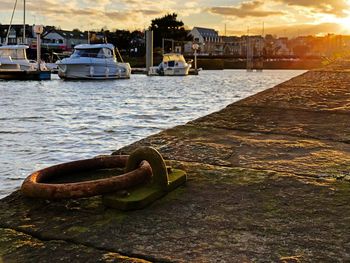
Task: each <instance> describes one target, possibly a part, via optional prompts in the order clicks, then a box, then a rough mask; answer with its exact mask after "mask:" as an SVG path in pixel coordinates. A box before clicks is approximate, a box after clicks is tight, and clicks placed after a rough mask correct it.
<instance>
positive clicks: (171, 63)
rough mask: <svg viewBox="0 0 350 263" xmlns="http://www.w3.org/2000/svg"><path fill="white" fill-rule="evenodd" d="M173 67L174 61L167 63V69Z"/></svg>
mask: <svg viewBox="0 0 350 263" xmlns="http://www.w3.org/2000/svg"><path fill="white" fill-rule="evenodd" d="M174 66H175V61H174V60H171V61H168V67H171V68H173V67H174Z"/></svg>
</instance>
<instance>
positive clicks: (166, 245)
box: [0, 59, 350, 262]
mask: <svg viewBox="0 0 350 263" xmlns="http://www.w3.org/2000/svg"><path fill="white" fill-rule="evenodd" d="M203 103H205V102H203ZM349 123H350V60H345V59H344V60H342V61H338V62H337V63H334V64H332V65H330V66H328V67H326V68H323V69H320V70H313V71H309V72H307V73H305V74H303V75H301V76H298V77H295V78H293V79H291V80H289V81H287V82H285V83H282V84H280V85H277V86H276V87H274V88H271V89H268V90H266V91H263V92H261V93H259V94H256V95H254V96H252V97H249V98H247V99H244V100H242V101H239V102H237V103H234V104H232V105H229V106H228V107H226V108H225V109H223V110H221V111H219V112H216V113H213V114H210V115H208V116H205V117H202V118H200V119H197V120H194V121H191V122H189V123H187V124H186V125H182V126H177V127H174V128H172V129H168V130H166V131H163V132H161V133H159V134H156V135H153V136H150V137H148V138H146V139H143V140H141V141H139V142H137V143H134V144H132V145H130V146H128V147H125V148H123V149H120V150H118V151H116V152H115V154H119V153H130V152H131V151H133V150H134V149H136V148H137V147H139V146H141V145H151V146H154V147H155V148H157V149H158V150H159V151H160V152H161V153H162V154H163V156H164V157H165V159H167V160H169V163H170V164H171V165H172V166H173V167H178V168H181V169H184V170H186V171H187V173H188V181H187V183H186V184H185V185H184V186H181V187H180V188H178V189H176V190H175V191H173V192H171V193H169V194H168V195H167V196H165V197H163V198H162V199H160V200H158V201H156V202H155V203H153V204H152V205H150V206H149V207H147V208H145V209H143V210H136V211H131V212H121V211H118V210H114V209H109V208H106V207H104V206H103V204H102V202H101V197H99V196H97V197H93V198H84V199H77V200H68V201H55V202H53V201H47V200H33V199H29V198H25V197H23V196H21V194H20V192H18V191H17V192H14V193H13V194H11V195H10V196H8V197H6V198H4V199H2V200H1V201H0V262H1V261H4V262H56V261H59V260H63V262H64V261H72V262H147V261H152V262H153V261H156V262H348V261H350V144H349V142H350V125H349Z"/></svg>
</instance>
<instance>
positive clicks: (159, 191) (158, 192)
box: [102, 169, 187, 211]
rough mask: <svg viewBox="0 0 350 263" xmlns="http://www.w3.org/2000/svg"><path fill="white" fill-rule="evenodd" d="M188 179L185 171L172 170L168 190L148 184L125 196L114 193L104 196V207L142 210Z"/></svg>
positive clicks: (130, 191) (129, 190)
mask: <svg viewBox="0 0 350 263" xmlns="http://www.w3.org/2000/svg"><path fill="white" fill-rule="evenodd" d="M186 179H187V175H186V172H185V171H183V170H179V169H172V171H171V173H169V174H168V186H167V188H166V189H163V187H160V186H159V185H156V184H152V183H148V184H146V185H142V186H140V185H139V186H136V187H133V188H130V189H127V190H126V191H127V194H126V195H123V196H121V195H120V194H114V193H113V194H107V195H104V196H103V198H102V200H103V203H104V205H106V206H108V207H112V208H116V209H119V210H123V211H128V210H137V209H142V208H144V207H146V206H148V205H150V204H151V203H153V202H154V201H156V200H157V199H159V198H161V197H163V196H164V195H166V194H167V193H168V192H171V191H173V190H174V189H176V188H177V187H179V186H180V185H182V184H183V183H185V182H186Z"/></svg>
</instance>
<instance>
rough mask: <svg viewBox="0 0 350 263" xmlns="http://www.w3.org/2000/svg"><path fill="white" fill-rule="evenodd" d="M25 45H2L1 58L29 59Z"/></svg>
mask: <svg viewBox="0 0 350 263" xmlns="http://www.w3.org/2000/svg"><path fill="white" fill-rule="evenodd" d="M27 48H28V46H25V45H13V46H1V47H0V59H6V60H12V61H15V60H27V54H26V49H27Z"/></svg>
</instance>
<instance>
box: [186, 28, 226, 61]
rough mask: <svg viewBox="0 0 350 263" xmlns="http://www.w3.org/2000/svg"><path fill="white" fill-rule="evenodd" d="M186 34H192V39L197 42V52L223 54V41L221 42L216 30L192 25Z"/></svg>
mask: <svg viewBox="0 0 350 263" xmlns="http://www.w3.org/2000/svg"><path fill="white" fill-rule="evenodd" d="M188 35H190V36H192V38H193V41H194V42H195V43H198V44H199V47H200V48H199V52H198V53H199V54H201V55H223V53H224V43H223V42H222V40H221V37H220V36H219V33H218V31H215V30H214V29H211V28H203V27H194V28H193V29H192V30H191V31H190V32H189V33H188ZM188 51H189V50H188V46H186V47H185V52H188Z"/></svg>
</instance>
